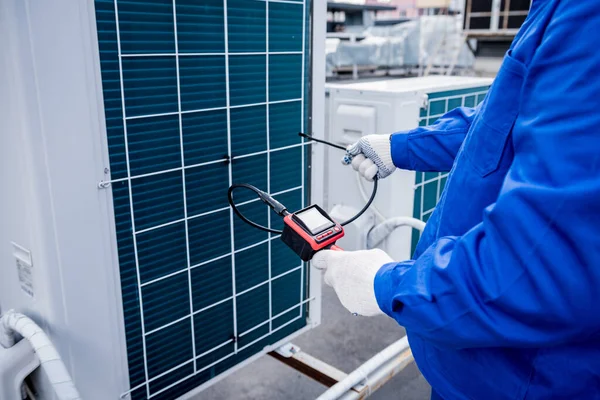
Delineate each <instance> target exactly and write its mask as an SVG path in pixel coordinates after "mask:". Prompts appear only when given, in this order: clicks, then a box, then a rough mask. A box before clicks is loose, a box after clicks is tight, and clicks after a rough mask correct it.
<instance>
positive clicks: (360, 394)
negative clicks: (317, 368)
mask: <svg viewBox="0 0 600 400" xmlns="http://www.w3.org/2000/svg"><path fill="white" fill-rule="evenodd" d="M413 361H414V358H413V355H412V352H411V351H410V349H406V350H404V351H403V352H402V353H400V354H399V355H398V356H396V357H394V358H392V359H391V360H389V361H388V362H387V363H385V364H383V365H382V366H381V367H380V368H378V369H376V370H375V371H373V373H372V374H371V375H369V377H368V378H367V381H366V382H365V386H364V387H361V388H360V391H357V390H356V388H355V389H353V390H350V391H348V392H346V394H345V395H343V396H342V397H341V398H340V400H362V399H366V398H367V397H370V396H371V395H372V394H373V393H374V392H376V391H377V390H379V389H381V387H382V386H383V385H385V384H386V383H387V382H389V381H390V380H391V379H392V378H393V377H394V376H396V375H398V374H399V373H400V372H401V371H402V370H404V368H406V366H408V364H410V363H412V362H413Z"/></svg>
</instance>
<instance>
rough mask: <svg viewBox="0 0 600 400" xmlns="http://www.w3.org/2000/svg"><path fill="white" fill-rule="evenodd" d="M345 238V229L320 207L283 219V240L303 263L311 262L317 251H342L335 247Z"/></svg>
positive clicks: (315, 206) (298, 212)
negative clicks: (336, 243)
mask: <svg viewBox="0 0 600 400" xmlns="http://www.w3.org/2000/svg"><path fill="white" fill-rule="evenodd" d="M343 236H344V228H343V227H342V225H340V224H338V223H337V222H335V221H334V220H333V219H332V218H331V217H330V216H329V215H327V213H326V212H325V211H324V210H323V209H322V208H321V207H319V206H318V205H316V204H313V205H312V206H309V207H306V208H305V209H303V210H300V211H297V212H295V213H290V214H288V215H286V216H285V217H284V218H283V232H282V234H281V240H282V241H283V243H285V244H286V245H287V246H288V247H289V248H290V249H292V250H294V252H295V253H296V254H298V256H299V257H300V258H301V259H302V261H309V260H310V259H311V258H312V257H313V256H314V255H315V253H316V252H317V251H319V250H323V249H332V250H341V249H340V248H339V247H337V246H336V245H335V242H337V241H338V240H339V239H341V238H342V237H343Z"/></svg>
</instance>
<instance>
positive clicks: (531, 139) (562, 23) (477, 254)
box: [375, 1, 600, 348]
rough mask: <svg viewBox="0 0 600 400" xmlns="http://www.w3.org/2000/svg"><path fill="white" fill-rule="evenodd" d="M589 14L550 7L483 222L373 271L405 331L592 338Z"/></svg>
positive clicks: (598, 65) (595, 195) (597, 259)
mask: <svg viewBox="0 0 600 400" xmlns="http://www.w3.org/2000/svg"><path fill="white" fill-rule="evenodd" d="M595 7H596V6H595V5H594V4H593V2H585V1H584V2H578V1H562V2H560V3H558V6H557V9H556V10H555V13H554V17H553V18H552V20H551V21H550V23H549V24H548V25H547V28H546V31H545V33H544V36H543V38H542V40H541V43H540V46H539V47H538V50H537V51H536V53H535V55H534V56H533V58H532V59H531V63H530V65H529V67H528V68H529V71H528V77H527V79H526V80H525V87H524V91H523V93H524V94H523V97H522V103H521V106H520V107H521V108H520V113H519V117H518V118H517V121H516V123H515V125H514V127H513V131H512V132H513V133H512V135H513V136H512V141H513V144H514V149H515V157H514V160H513V164H512V165H511V167H510V169H509V171H508V174H507V176H506V179H505V181H504V184H503V187H502V189H501V192H500V194H499V197H498V199H497V201H496V203H495V204H492V205H490V206H489V207H488V208H487V209H486V210H485V212H484V215H483V221H482V223H480V224H479V225H477V226H475V227H474V228H473V229H471V230H470V231H469V232H467V233H466V234H465V235H464V236H461V237H442V238H440V239H439V240H437V241H436V242H435V243H434V244H433V245H432V246H431V247H430V248H428V249H427V250H426V251H425V252H424V253H423V254H422V255H421V256H420V257H419V258H418V259H417V260H415V261H407V262H403V263H398V264H396V263H394V264H388V265H385V266H383V267H382V268H381V269H380V271H379V273H378V275H377V277H376V279H375V291H376V297H377V300H378V303H379V305H380V307H381V308H382V310H383V311H384V312H386V313H387V314H388V315H390V316H392V317H393V318H395V319H396V320H397V321H398V322H399V323H400V324H401V325H404V326H405V327H406V328H407V330H409V331H411V332H412V333H414V334H417V335H419V336H421V337H422V338H424V339H426V340H429V341H431V342H433V343H437V344H438V345H440V346H449V347H453V348H468V347H495V346H500V347H543V346H553V345H559V344H561V343H565V342H572V341H579V340H589V339H590V338H593V337H598V336H599V335H600V318H599V317H598V315H599V314H598V307H599V304H600V289H599V288H600V233H599V232H600V230H599V229H600V200H599V199H600V150H599V149H600V79H598V75H597V74H598V71H600V52H598V51H595V48H596V33H595V32H596V31H597V28H598V26H600V13H599V12H598V11H597V9H596V8H595ZM459 211H460V210H457V212H459Z"/></svg>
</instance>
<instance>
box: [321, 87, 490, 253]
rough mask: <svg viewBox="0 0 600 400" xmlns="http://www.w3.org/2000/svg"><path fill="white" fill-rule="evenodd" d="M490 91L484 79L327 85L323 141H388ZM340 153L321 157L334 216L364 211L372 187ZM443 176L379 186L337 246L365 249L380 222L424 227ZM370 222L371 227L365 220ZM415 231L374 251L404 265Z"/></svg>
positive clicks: (399, 177) (404, 176) (396, 234)
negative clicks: (407, 220)
mask: <svg viewBox="0 0 600 400" xmlns="http://www.w3.org/2000/svg"><path fill="white" fill-rule="evenodd" d="M491 83H492V79H488V78H468V77H446V76H429V77H421V78H406V79H388V80H375V81H365V82H358V83H348V84H344V83H340V84H327V85H326V93H327V95H328V97H327V111H326V112H327V114H328V117H327V131H326V137H327V138H328V139H329V140H330V141H333V142H335V143H338V144H341V145H343V146H346V145H349V144H351V143H354V142H356V141H357V140H358V139H360V137H361V136H364V135H369V134H373V133H378V134H390V133H393V132H400V131H407V130H410V129H413V128H416V127H418V126H424V125H429V124H432V123H434V122H435V121H436V120H437V119H438V118H439V117H440V116H442V115H443V114H444V113H446V112H447V111H449V110H451V109H453V108H456V107H461V106H466V107H475V106H476V105H477V104H479V103H480V102H481V101H482V100H483V98H484V97H485V94H486V92H487V90H488V88H489V86H490V85H491ZM342 153H343V152H340V151H336V150H335V149H326V166H327V167H326V174H325V181H326V185H325V187H326V188H327V189H328V190H327V192H326V199H327V203H326V204H327V206H328V207H329V209H330V210H332V211H333V212H334V214H340V215H342V214H352V213H353V211H354V210H359V209H361V208H362V207H363V205H364V204H365V203H366V197H367V196H368V194H369V193H370V192H371V187H372V184H370V183H367V182H366V181H364V180H361V179H358V174H357V173H356V172H354V170H353V169H352V168H351V167H348V166H344V165H342V164H341V162H340V160H341V158H342V156H343V154H342ZM447 175H448V174H447V172H415V171H402V170H397V171H396V172H395V173H394V174H393V175H392V176H390V177H388V178H386V179H384V180H382V181H381V182H379V191H378V194H377V197H376V198H375V201H374V203H373V204H374V208H375V209H376V210H377V211H378V213H379V214H382V215H380V216H378V215H375V213H372V214H371V215H369V214H367V215H365V216H363V217H361V218H359V219H358V220H357V222H356V223H355V224H354V225H353V226H351V227H347V228H346V237H345V238H344V239H342V241H340V243H339V244H340V246H342V247H344V248H346V249H348V250H353V249H364V248H365V247H366V245H367V243H366V238H367V236H368V231H369V230H370V229H372V228H373V226H374V225H375V224H377V223H380V222H382V220H383V219H389V218H392V217H397V216H404V217H407V216H408V217H414V218H417V219H419V220H422V221H424V222H427V220H428V218H429V216H430V215H431V213H432V212H433V209H434V208H435V205H436V204H437V201H438V200H439V198H440V195H441V194H442V191H443V190H444V185H445V184H446V179H447ZM369 218H370V219H371V220H369ZM418 239H419V231H418V230H414V229H411V228H409V227H404V228H398V229H396V230H395V231H393V232H392V233H391V234H390V236H388V238H387V239H386V240H385V241H384V242H383V243H381V245H380V246H379V247H381V248H382V249H384V250H386V251H387V252H388V253H389V254H390V255H391V256H392V257H393V258H394V259H396V260H405V259H409V258H410V257H411V255H412V253H413V252H414V248H415V246H416V243H417V242H418Z"/></svg>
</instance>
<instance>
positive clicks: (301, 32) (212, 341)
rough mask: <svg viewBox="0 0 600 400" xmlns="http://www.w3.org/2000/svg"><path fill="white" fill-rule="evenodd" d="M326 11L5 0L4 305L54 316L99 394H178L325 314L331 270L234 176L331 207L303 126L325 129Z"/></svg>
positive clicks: (68, 355)
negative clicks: (322, 268) (236, 202)
mask: <svg viewBox="0 0 600 400" xmlns="http://www.w3.org/2000/svg"><path fill="white" fill-rule="evenodd" d="M325 11H326V9H325V4H324V3H320V2H314V4H311V1H309V0H306V1H286V2H272V1H267V2H265V1H238V2H233V1H230V2H227V1H210V2H208V1H197V2H190V1H187V2H184V1H167V2H165V1H156V0H138V1H130V0H108V1H107V0H78V1H58V2H56V1H41V2H39V1H31V0H6V1H1V2H0V132H1V134H2V143H1V144H0V162H1V163H2V189H1V192H2V195H1V197H0V221H2V222H1V224H0V225H1V227H0V308H1V311H2V312H6V311H8V310H10V309H15V310H16V311H18V312H21V313H23V314H26V315H27V316H28V317H30V318H31V319H33V320H34V321H35V322H36V323H37V324H38V325H40V326H41V328H42V329H43V330H44V331H45V332H46V333H47V334H48V336H49V337H50V339H51V340H52V342H53V343H54V345H55V347H56V349H57V350H58V352H59V354H60V355H61V358H62V359H63V361H64V363H65V365H66V367H67V369H68V370H69V372H70V374H71V375H72V378H73V380H74V382H75V385H76V386H77V389H78V390H79V392H80V394H81V397H82V398H84V399H86V400H88V399H89V400H109V399H110V400H116V399H130V400H141V399H148V398H154V399H161V400H163V399H174V398H179V397H180V396H184V395H186V393H190V392H197V391H199V390H201V389H202V388H204V387H206V386H208V385H210V384H212V383H214V382H216V381H218V380H219V379H221V378H222V377H223V376H225V375H226V374H227V373H229V372H231V371H233V370H235V369H237V368H240V366H242V365H244V364H247V363H248V362H250V361H252V360H254V359H256V358H257V357H259V356H261V355H263V354H265V353H266V352H268V351H271V350H273V349H274V348H276V347H277V346H279V345H280V344H281V343H285V342H287V341H288V340H290V338H291V337H294V336H296V335H298V334H300V333H302V332H304V331H306V330H309V329H311V328H313V327H314V326H316V325H318V324H319V323H320V315H319V313H320V288H321V284H320V282H321V281H320V279H321V274H320V273H314V274H310V269H309V268H308V264H306V263H302V261H301V260H299V258H298V257H297V256H296V255H295V254H294V253H293V252H292V251H291V250H289V249H287V247H285V244H283V242H282V241H281V240H280V239H279V237H278V235H274V234H267V233H266V232H262V231H259V230H256V229H252V228H251V227H249V226H248V225H246V224H244V223H243V222H242V221H241V220H240V219H238V218H236V217H235V216H234V214H233V213H232V211H231V209H230V207H229V204H228V202H227V189H228V187H229V186H230V185H231V184H232V182H233V181H235V182H237V183H242V182H247V183H250V184H254V185H256V186H258V187H259V188H260V189H262V190H265V191H269V192H271V193H272V194H273V195H274V196H276V197H277V198H278V200H279V201H281V202H282V203H284V204H286V205H288V206H289V207H290V209H294V210H297V209H300V208H302V206H303V204H306V203H308V202H309V201H313V202H316V203H320V200H319V198H318V196H319V195H320V194H321V193H322V188H321V187H322V181H321V180H320V176H319V175H315V177H314V178H315V179H314V180H313V181H312V182H311V181H310V178H311V176H310V171H311V169H310V166H311V165H312V166H313V167H315V168H317V167H316V165H318V164H319V163H322V160H323V156H322V155H321V154H320V153H319V152H320V151H321V150H320V148H315V149H314V150H313V152H312V155H313V157H312V158H313V159H314V160H315V163H312V164H311V163H310V158H311V157H310V156H309V154H310V152H311V148H312V146H311V145H309V144H308V142H307V141H303V139H301V138H300V137H299V136H298V132H299V131H306V132H311V131H312V130H314V131H315V132H317V136H319V135H320V134H321V133H322V131H323V128H322V123H323V112H322V110H323V96H322V92H323V85H324V81H325V79H324V71H325V68H324V64H323V61H324V60H323V59H322V58H319V57H315V58H314V60H313V57H312V56H311V54H312V48H313V45H314V46H315V47H316V49H317V54H321V53H322V52H323V47H324V36H325V35H324V33H325V32H324V30H325V24H324V22H325ZM311 21H317V24H319V22H318V21H322V26H321V25H315V26H314V27H313V26H312V24H311ZM313 34H314V35H316V37H315V39H314V41H313V37H312V35H313ZM319 59H321V60H323V61H321V62H320V61H319ZM312 90H314V91H316V93H317V95H316V96H314V97H313V96H312ZM313 100H314V102H313ZM310 110H314V111H315V112H314V113H312V112H311V111H310ZM319 110H321V111H319ZM318 170H322V166H319V167H318ZM312 185H314V186H315V188H314V189H311V186H312ZM309 194H310V196H309ZM244 195H247V193H240V196H244ZM236 196H237V194H236ZM236 198H237V197H236ZM245 200H249V199H248V198H246V199H244V200H240V202H241V201H245ZM240 207H241V208H242V211H243V212H244V213H246V215H248V216H249V217H250V218H252V219H254V220H256V221H257V222H258V223H259V224H262V225H267V224H271V226H272V228H275V229H279V227H280V226H281V225H282V224H283V223H282V221H281V220H277V219H275V218H273V219H272V220H271V219H270V217H269V215H270V214H269V211H268V209H267V207H265V206H264V205H263V204H262V203H261V202H260V201H259V200H258V199H252V200H249V201H248V202H247V203H246V204H245V205H240ZM0 370H1V368H0ZM33 378H34V379H33V380H32V381H33V383H34V386H35V387H36V389H37V391H38V398H39V399H40V400H46V399H54V398H55V397H54V395H53V391H52V388H50V387H49V386H48V384H47V382H46V381H45V380H44V377H43V376H42V375H41V374H35V375H34V377H33ZM38 378H39V379H38ZM0 397H1V396H0ZM2 400H5V399H2ZM6 400H8V399H6Z"/></svg>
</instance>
